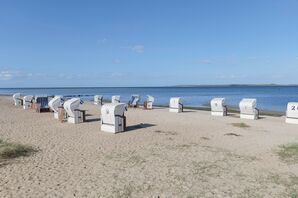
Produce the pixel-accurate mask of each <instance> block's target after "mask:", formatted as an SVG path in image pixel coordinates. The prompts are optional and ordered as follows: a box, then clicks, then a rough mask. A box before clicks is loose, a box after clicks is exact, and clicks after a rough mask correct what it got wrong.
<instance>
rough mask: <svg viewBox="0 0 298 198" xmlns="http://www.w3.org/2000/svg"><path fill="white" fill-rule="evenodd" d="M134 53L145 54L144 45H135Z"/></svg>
mask: <svg viewBox="0 0 298 198" xmlns="http://www.w3.org/2000/svg"><path fill="white" fill-rule="evenodd" d="M131 50H132V51H134V52H136V53H143V52H144V51H145V47H144V45H135V46H133V47H132V48H131Z"/></svg>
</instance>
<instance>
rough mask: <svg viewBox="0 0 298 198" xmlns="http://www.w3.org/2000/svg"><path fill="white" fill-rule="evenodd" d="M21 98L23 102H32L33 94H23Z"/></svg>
mask: <svg viewBox="0 0 298 198" xmlns="http://www.w3.org/2000/svg"><path fill="white" fill-rule="evenodd" d="M23 100H24V103H25V102H32V100H33V96H31V95H28V96H24V98H23Z"/></svg>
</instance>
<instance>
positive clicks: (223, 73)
mask: <svg viewBox="0 0 298 198" xmlns="http://www.w3.org/2000/svg"><path fill="white" fill-rule="evenodd" d="M268 83H275V84H298V0H249V1H244V0H225V1H223V0H187V1H185V0H150V1H148V0H147V1H145V0H126V1H121V0H117V1H116V0H106V1H101V0H96V1H95V0H94V1H92V0H88V1H83V0H76V1H73V0H42V1H40V0H26V1H24V0H18V1H17V0H1V1H0V87H60V86H62V87H68V86H70V87H76V86H80V87H81V86H82V87H84V86H90V87H91V86H95V87H105V86H108V87H112V86H171V85H206V84H208V85H217V84H218V85H219V84H268Z"/></svg>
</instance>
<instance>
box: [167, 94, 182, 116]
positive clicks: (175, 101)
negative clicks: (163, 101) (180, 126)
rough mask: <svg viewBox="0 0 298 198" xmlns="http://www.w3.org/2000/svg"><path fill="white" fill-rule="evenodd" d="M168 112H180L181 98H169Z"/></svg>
mask: <svg viewBox="0 0 298 198" xmlns="http://www.w3.org/2000/svg"><path fill="white" fill-rule="evenodd" d="M169 106H170V110H169V111H170V112H174V113H181V112H183V104H182V99H181V98H179V97H175V98H171V99H170V105H169Z"/></svg>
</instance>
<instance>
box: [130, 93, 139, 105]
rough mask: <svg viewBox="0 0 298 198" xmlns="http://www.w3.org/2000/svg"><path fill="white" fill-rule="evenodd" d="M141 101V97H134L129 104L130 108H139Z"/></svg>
mask: <svg viewBox="0 0 298 198" xmlns="http://www.w3.org/2000/svg"><path fill="white" fill-rule="evenodd" d="M139 101H140V95H132V96H131V99H130V100H129V102H128V106H130V107H138V105H139Z"/></svg>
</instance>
